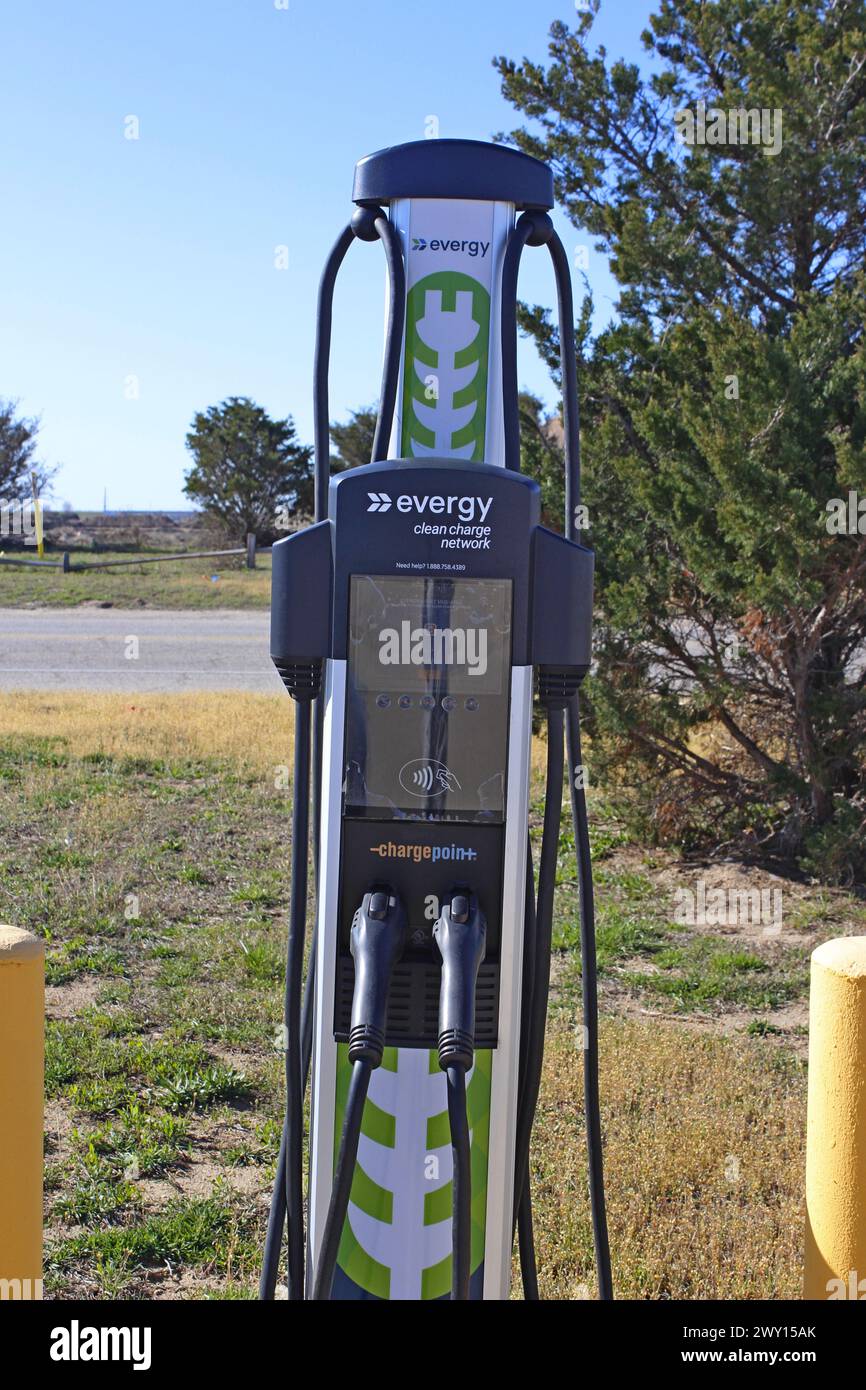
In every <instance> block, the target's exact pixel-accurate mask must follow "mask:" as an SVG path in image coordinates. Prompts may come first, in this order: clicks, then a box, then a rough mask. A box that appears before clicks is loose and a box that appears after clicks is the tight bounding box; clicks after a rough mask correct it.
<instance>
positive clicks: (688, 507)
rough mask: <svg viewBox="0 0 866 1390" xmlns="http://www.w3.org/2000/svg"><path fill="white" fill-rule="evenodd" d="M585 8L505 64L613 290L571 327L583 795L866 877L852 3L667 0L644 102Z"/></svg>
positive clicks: (531, 134) (857, 133)
mask: <svg viewBox="0 0 866 1390" xmlns="http://www.w3.org/2000/svg"><path fill="white" fill-rule="evenodd" d="M597 8H598V0H595V3H594V4H593V5H592V6H591V7H590V9H589V10H588V11H587V12H586V13H584V14H583V15H582V16H581V17H580V19H579V20H578V22H577V25H576V27H575V28H574V29H572V30H570V29H569V28H567V26H566V25H565V24H562V23H556V24H554V25H553V26H552V29H551V37H550V62H549V64H548V65H547V66H546V67H545V66H542V65H539V64H536V63H532V62H530V61H528V60H527V59H524V60H523V61H522V62H520V63H517V62H514V61H511V60H509V59H507V58H499V59H497V60H496V65H497V67H498V69H499V71H500V73H501V76H502V81H503V90H504V93H505V95H506V97H507V98H508V99H509V100H510V101H511V102H512V103H513V104H514V106H515V107H516V108H517V109H518V110H519V111H520V112H522V113H523V114H524V115H525V116H526V117H527V118H529V122H530V124H529V125H528V126H527V127H526V128H524V129H521V130H518V131H516V132H515V133H514V135H513V136H512V137H511V138H512V139H513V141H514V142H515V143H516V144H518V145H519V146H520V147H522V148H523V149H525V150H526V151H528V152H529V153H530V154H534V155H536V156H538V157H539V158H541V159H544V160H547V161H549V162H550V163H552V165H553V167H554V170H555V174H556V181H557V193H558V197H559V199H560V200H561V202H562V204H563V206H564V207H565V209H566V211H567V212H568V215H569V217H570V218H571V220H572V222H573V223H574V225H575V226H576V227H578V228H580V229H581V230H582V233H583V234H584V235H586V234H587V233H588V234H589V236H590V237H591V238H593V239H594V241H595V245H596V248H597V249H598V250H600V251H603V252H605V253H606V254H607V255H608V257H609V258H610V263H611V266H612V269H613V272H614V274H615V275H616V277H617V279H618V281H619V283H620V285H621V287H622V290H621V295H620V299H619V304H618V315H617V321H616V322H613V323H611V324H610V325H609V326H608V327H607V328H606V329H605V330H604V331H603V332H601V333H600V334H599V335H598V336H597V337H596V339H595V340H594V341H591V340H590V337H589V333H588V328H587V325H588V322H589V318H588V308H589V306H588V305H587V304H584V306H583V312H582V315H581V320H580V323H579V325H578V327H577V330H576V342H577V349H578V360H579V367H578V372H579V387H580V393H581V440H582V450H583V469H584V501H585V502H586V504H587V506H588V508H589V515H590V530H589V533H588V535H589V538H590V540H591V543H592V544H593V545H594V546H595V548H596V552H597V607H596V634H597V646H596V663H597V664H596V670H595V673H594V676H593V678H592V679H591V681H590V682H589V683H588V691H587V693H588V696H589V704H590V725H591V730H592V732H593V734H594V736H595V737H594V757H595V762H596V772H597V773H599V772H601V773H602V774H604V775H607V776H608V777H611V778H616V779H617V780H619V781H621V782H623V781H624V782H626V783H628V784H629V785H630V787H631V788H632V795H633V796H634V797H636V798H638V800H639V801H640V803H641V805H642V808H643V810H644V811H645V812H646V814H647V816H648V818H649V820H650V822H651V824H652V825H653V826H654V827H655V829H656V830H657V831H658V833H659V834H663V835H672V836H679V837H680V838H683V839H686V840H694V839H695V838H698V837H700V838H701V839H703V840H707V839H709V840H711V841H712V842H714V843H715V844H719V843H721V842H724V841H727V840H729V839H730V840H731V841H732V842H735V843H737V844H738V845H740V846H741V847H742V846H743V845H746V846H751V847H752V848H754V849H756V850H761V851H762V852H768V851H774V852H779V853H783V854H786V855H791V854H795V855H799V856H800V857H801V858H802V859H803V861H804V862H805V863H806V864H807V865H809V866H810V867H812V868H813V869H814V871H815V872H818V873H821V874H827V875H829V876H840V877H842V876H848V877H851V876H852V875H853V874H855V873H862V872H863V871H864V869H866V659H864V650H866V449H864V441H866V344H864V321H866V312H864V310H866V274H864V263H866V257H864V253H866V196H864V189H866V159H864V139H866V6H864V3H863V0H800V3H799V4H798V5H797V6H792V5H790V4H788V3H787V0H714V3H709V2H708V0H662V3H661V5H660V9H659V12H658V13H657V14H656V15H655V16H654V17H653V18H652V20H651V23H650V29H649V30H648V31H647V32H646V33H645V34H644V35H643V42H644V45H645V47H646V49H647V51H648V53H649V55H650V56H651V58H652V59H653V62H652V65H651V70H650V73H649V75H647V76H642V75H641V73H640V71H639V70H638V68H637V67H636V66H634V65H631V64H626V63H623V62H610V61H609V60H608V58H607V55H606V54H605V52H604V50H598V51H597V52H595V53H591V52H590V30H591V26H592V21H593V18H594V14H595V11H596V10H597ZM700 103H705V107H701V105H700ZM749 111H755V112H757V113H758V119H757V123H756V120H755V118H754V117H748V119H746V118H744V115H743V114H742V113H747V112H749ZM683 112H685V113H688V115H687V116H683V115H680V114H678V113H683ZM715 112H718V113H719V115H718V116H717V115H716V114H714V113H715ZM761 112H763V113H764V125H763V127H762V126H761V124H760V113H761ZM729 113H733V118H731V117H730V116H729ZM721 116H724V120H721V119H720V117H721ZM702 119H703V121H704V125H703V127H702V126H701V120H702ZM689 121H691V127H690V125H689ZM779 122H781V127H779ZM756 131H757V139H756V138H755V135H756ZM744 132H745V133H748V135H749V137H750V138H749V142H748V143H744V142H743V140H742V135H743V133H744ZM702 134H703V136H704V143H700V142H699V141H700V139H701V135H702ZM711 134H712V140H711V138H710V137H711ZM732 134H733V136H734V138H733V139H732ZM779 134H780V135H781V139H780V140H779V139H778V138H777V137H778V136H779ZM720 135H723V136H724V138H725V140H726V143H713V141H716V140H718V137H719V136H720ZM689 138H691V140H692V143H688V140H689ZM521 324H522V326H523V328H524V330H525V331H528V332H530V333H532V334H533V335H534V337H535V339H536V341H537V343H538V346H539V348H540V350H541V352H542V354H543V356H544V357H545V358H546V360H547V361H548V362H549V363H550V365H551V368H552V370H553V371H554V372H555V371H556V367H557V346H558V345H557V339H556V333H555V330H554V328H553V326H552V324H551V321H550V317H549V315H548V314H547V313H546V312H545V311H544V310H542V309H539V308H538V307H535V308H526V307H524V308H523V309H522V312H521ZM861 503H862V507H861V506H860V504H861ZM843 513H844V515H843Z"/></svg>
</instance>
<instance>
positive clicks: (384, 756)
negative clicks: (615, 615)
mask: <svg viewBox="0 0 866 1390" xmlns="http://www.w3.org/2000/svg"><path fill="white" fill-rule="evenodd" d="M353 201H354V204H355V211H354V213H353V216H352V220H351V222H350V224H349V226H348V227H347V228H346V229H345V230H344V231H343V233H342V234H341V236H340V237H339V238H338V240H337V242H336V244H335V246H334V248H333V250H332V252H331V255H330V257H329V260H328V262H327V264H326V268H325V271H324V274H323V278H322V285H321V289H320V296H319V322H318V332H317V346H316V368H315V378H316V402H315V407H316V408H315V419H316V517H315V521H314V523H313V525H311V526H310V527H308V528H307V529H306V530H304V531H300V532H297V533H295V534H293V535H291V536H289V537H287V538H285V539H284V540H282V541H280V542H279V543H278V544H277V545H276V546H275V547H274V552H273V593H272V612H271V656H272V658H273V660H274V662H275V664H276V667H277V670H278V671H279V673H280V675H281V677H282V679H283V682H284V684H285V686H286V688H287V690H288V691H289V693H290V694H291V695H292V697H293V698H294V700H295V773H294V776H295V788H294V810H293V848H292V902H291V910H290V926H289V941H288V952H287V973H286V1015H285V1035H286V1086H287V1114H286V1125H285V1128H284V1133H283V1143H282V1147H281V1151H280V1158H279V1162H278V1170H277V1177H276V1182H275V1188H274V1199H273V1203H272V1210H271V1219H270V1222H269V1229H268V1240H267V1248H266V1252H265V1261H264V1267H263V1273H262V1280H261V1296H262V1297H263V1298H272V1297H273V1296H274V1288H275V1286H276V1282H277V1276H278V1269H279V1263H280V1249H281V1243H282V1232H283V1226H284V1222H285V1224H286V1226H287V1231H288V1291H289V1298H290V1299H293V1300H297V1299H303V1298H305V1297H306V1298H315V1299H334V1300H349V1299H381V1300H387V1299H395V1300H406V1299H413V1300H414V1299H425V1300H426V1299H437V1298H438V1299H447V1298H449V1297H450V1298H458V1299H461V1298H462V1299H466V1298H471V1299H481V1298H485V1299H504V1298H507V1297H508V1295H509V1288H510V1282H511V1263H512V1247H513V1238H514V1231H515V1228H517V1230H518V1234H519V1245H520V1258H521V1271H522V1277H523V1285H524V1292H525V1294H526V1296H527V1297H530V1298H532V1297H537V1296H538V1293H537V1279H536V1271H535V1258H534V1247H533V1238H532V1209H531V1197H530V1189H529V1142H530V1135H531V1129H532V1121H533V1117H534V1113H535V1105H536V1101H537V1096H538V1089H539V1084H540V1074H541V1060H542V1054H543V1042H544V1025H545V1020H546V1010H547V993H548V986H549V968H550V941H551V930H552V915H553V891H554V884H555V874H556V860H557V849H558V842H559V829H560V815H561V804H562V791H563V773H564V763H565V754H566V735H567V744H568V749H567V752H568V764H569V787H570V793H571V799H572V809H573V812H574V815H575V839H576V844H577V848H578V859H579V862H578V879H579V884H580V903H581V943H582V951H583V982H584V983H583V995H584V1000H583V1002H584V1020H583V1022H584V1036H585V1040H586V1041H585V1051H584V1076H585V1095H586V1123H587V1138H588V1146H589V1158H590V1162H589V1177H590V1193H591V1197H592V1205H593V1225H594V1234H595V1237H596V1257H597V1264H598V1270H599V1287H600V1291H601V1294H602V1297H610V1296H611V1289H610V1270H609V1256H608V1251H607V1233H606V1223H605V1214H604V1200H603V1186H602V1163H601V1133H600V1121H599V1109H598V1089H597V1060H598V1058H597V1020H596V1003H595V949H594V926H593V910H592V886H591V875H590V864H589V840H588V832H587V827H586V806H585V799H584V793H583V777H582V775H581V774H582V765H581V754H580V737H579V723H578V717H579V716H578V694H577V692H578V687H579V684H580V681H581V679H582V677H583V675H584V674H585V673H586V671H587V670H588V668H589V663H590V651H591V640H590V639H591V612H592V570H593V556H592V552H591V551H590V550H588V549H586V548H585V547H583V546H582V545H581V544H580V543H579V534H578V531H577V526H576V520H577V516H578V502H579V457H578V421H577V399H576V372H575V360H574V343H573V331H572V326H573V312H572V301H571V288H570V280H569V272H568V264H567V258H566V256H565V252H564V250H563V248H562V245H561V242H560V241H559V238H558V237H557V236H556V234H555V232H554V230H553V226H552V223H551V221H550V218H549V215H548V213H549V210H550V208H552V206H553V179H552V174H551V171H550V170H549V169H548V168H547V166H545V165H544V164H541V163H540V162H539V161H537V160H535V159H532V158H530V157H529V156H527V155H525V154H523V153H521V152H518V151H516V150H513V149H509V148H507V147H505V146H499V145H488V144H485V143H482V142H476V141H462V140H433V141H419V142H415V143H412V144H408V145H402V146H395V147H393V148H390V149H386V150H382V151H379V152H378V153H376V154H373V155H370V156H369V157H367V158H366V159H363V160H361V161H360V163H359V164H358V165H357V167H356V171H355V185H354V190H353ZM355 239H359V240H362V241H373V240H381V241H382V243H383V247H384V250H385V253H386V261H387V268H388V293H387V329H386V342H385V353H384V367H383V381H382V392H381V399H380V409H379V417H378V421H377V428H376V437H375V440H374V445H373V454H372V460H371V462H370V463H369V464H367V465H366V466H364V467H361V468H357V469H352V470H350V471H347V472H345V473H341V474H338V475H336V476H335V477H333V478H331V477H329V430H328V423H329V422H328V389H327V370H328V357H329V349H330V336H331V306H332V302H333V293H334V283H335V279H336V274H337V270H338V269H339V265H340V263H341V262H342V259H343V257H344V255H345V254H346V252H347V250H348V248H349V246H350V245H351V244H352V242H353V241H354V240H355ZM526 245H530V246H540V245H547V247H548V250H549V252H550V255H551V259H552V262H553V267H554V270H555V273H556V279H557V297H558V304H559V314H560V329H561V335H560V336H561V350H562V368H563V371H562V378H563V406H564V409H563V413H564V427H565V437H566V468H567V478H566V512H567V518H568V522H567V534H566V536H560V535H558V534H556V533H555V532H553V531H551V530H549V529H548V528H546V527H545V526H543V525H542V524H541V504H540V489H539V487H538V485H537V484H536V483H535V482H534V481H533V480H531V479H529V478H527V477H526V476H525V475H523V474H521V473H520V467H519V465H520V456H519V419H518V415H517V365H516V288H517V271H518V265H519V260H520V256H521V253H522V250H523V248H524V246H526ZM534 694H535V696H537V699H538V701H539V704H540V706H541V707H542V709H543V711H544V712H545V714H546V717H547V734H548V746H547V755H548V767H547V797H546V809H545V817H544V829H543V838H542V848H541V857H540V861H539V866H538V882H537V888H536V882H535V873H534V871H533V866H532V863H531V855H530V851H529V831H528V823H529V782H530V749H531V737H532V710H533V696H534ZM310 807H312V841H313V862H314V874H315V888H316V914H315V929H314V932H313V941H312V946H311V953H310V960H309V965H308V969H307V981H306V988H305V989H303V987H302V971H303V958H304V949H305V948H304V942H305V935H306V916H307V911H306V903H307V887H308V884H307V856H308V839H309V831H310ZM302 994H303V999H302ZM308 1073H309V1079H310V1138H309V1161H308V1171H309V1182H308V1190H307V1196H306V1203H305V1200H304V1190H303V1188H304V1168H305V1163H304V1130H303V1102H304V1094H305V1090H306V1086H307V1080H308ZM305 1211H306V1232H305Z"/></svg>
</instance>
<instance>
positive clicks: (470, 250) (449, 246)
mask: <svg viewBox="0 0 866 1390" xmlns="http://www.w3.org/2000/svg"><path fill="white" fill-rule="evenodd" d="M412 250H413V251H427V250H430V251H456V252H460V253H462V254H463V255H464V256H480V257H481V259H482V260H483V259H484V257H485V256H486V255H487V252H488V251H489V250H490V242H489V241H480V240H478V239H477V238H473V239H472V240H468V239H467V238H466V237H464V238H463V239H462V240H458V239H457V238H456V237H438V236H434V237H431V238H430V240H429V241H428V240H427V238H426V237H423V236H413V238H412Z"/></svg>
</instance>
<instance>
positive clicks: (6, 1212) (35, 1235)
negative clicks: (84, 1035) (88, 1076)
mask: <svg viewBox="0 0 866 1390" xmlns="http://www.w3.org/2000/svg"><path fill="white" fill-rule="evenodd" d="M44 1018H45V946H44V943H43V942H42V941H40V940H39V938H38V937H36V936H31V934H30V932H26V931H21V930H20V928H18V927H3V926H0V1299H6V1298H16V1299H20V1298H41V1297H42V1116H43V1106H42V1096H43V1061H44V1042H43V1033H44Z"/></svg>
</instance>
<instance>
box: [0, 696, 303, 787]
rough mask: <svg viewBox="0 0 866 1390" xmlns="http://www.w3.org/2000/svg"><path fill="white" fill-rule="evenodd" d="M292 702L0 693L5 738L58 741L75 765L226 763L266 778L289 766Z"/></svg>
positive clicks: (0, 727) (258, 698)
mask: <svg viewBox="0 0 866 1390" xmlns="http://www.w3.org/2000/svg"><path fill="white" fill-rule="evenodd" d="M292 710H293V705H292V701H291V700H290V699H289V698H288V696H285V697H284V698H281V697H280V696H279V695H253V694H241V693H232V692H228V691H216V692H190V693H183V694H176V695H132V696H130V695H117V694H114V695H108V694H95V693H90V692H87V693H85V692H80V691H70V692H59V693H57V694H47V693H46V692H44V691H9V692H3V693H0V730H2V733H3V735H4V736H5V737H9V736H11V737H13V738H14V737H16V736H17V737H25V738H34V737H36V738H54V739H61V740H63V745H64V748H65V751H66V752H67V753H68V754H69V755H70V756H72V757H74V758H86V757H92V756H93V755H95V754H103V755H105V756H108V757H128V758H165V759H168V760H171V759H174V758H226V759H228V760H229V761H231V762H233V763H235V765H236V766H237V768H238V769H239V770H244V771H251V772H261V773H266V772H268V771H270V770H271V769H272V768H273V767H275V766H278V765H280V764H286V763H290V762H291V747H292V743H291V735H292V728H293V714H292Z"/></svg>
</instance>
